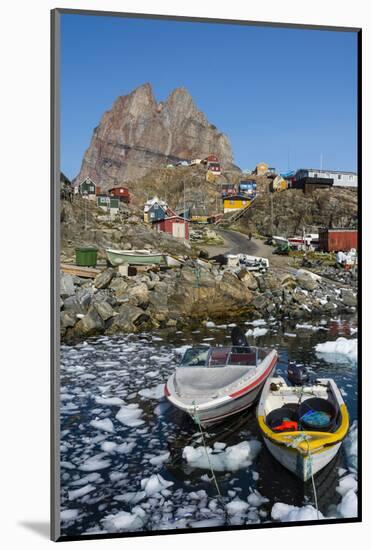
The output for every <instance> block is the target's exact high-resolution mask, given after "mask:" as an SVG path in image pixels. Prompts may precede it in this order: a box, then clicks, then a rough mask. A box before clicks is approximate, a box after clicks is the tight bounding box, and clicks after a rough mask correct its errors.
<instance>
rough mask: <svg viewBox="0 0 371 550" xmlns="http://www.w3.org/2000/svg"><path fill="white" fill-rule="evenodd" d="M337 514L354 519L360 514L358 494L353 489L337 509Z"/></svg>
mask: <svg viewBox="0 0 371 550" xmlns="http://www.w3.org/2000/svg"><path fill="white" fill-rule="evenodd" d="M337 512H338V514H339V515H340V517H342V518H354V517H357V513H358V498H357V495H356V493H355V492H354V491H353V490H352V489H351V490H350V491H348V492H347V493H346V494H345V495H344V496H343V498H342V500H341V502H340V504H339V505H338V507H337Z"/></svg>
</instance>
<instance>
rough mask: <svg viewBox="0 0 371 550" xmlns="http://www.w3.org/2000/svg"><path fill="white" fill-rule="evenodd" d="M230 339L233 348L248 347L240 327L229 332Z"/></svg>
mask: <svg viewBox="0 0 371 550" xmlns="http://www.w3.org/2000/svg"><path fill="white" fill-rule="evenodd" d="M231 339H232V345H233V346H246V347H248V346H249V343H248V341H247V338H246V336H245V333H244V331H243V330H242V328H240V327H233V329H232V332H231Z"/></svg>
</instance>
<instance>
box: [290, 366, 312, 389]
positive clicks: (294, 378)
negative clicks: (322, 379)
mask: <svg viewBox="0 0 371 550" xmlns="http://www.w3.org/2000/svg"><path fill="white" fill-rule="evenodd" d="M287 378H288V379H289V381H290V382H291V384H293V385H294V386H302V385H303V384H304V383H305V382H308V380H309V373H308V371H307V369H306V367H305V365H303V364H301V363H297V362H296V361H289V366H288V367H287Z"/></svg>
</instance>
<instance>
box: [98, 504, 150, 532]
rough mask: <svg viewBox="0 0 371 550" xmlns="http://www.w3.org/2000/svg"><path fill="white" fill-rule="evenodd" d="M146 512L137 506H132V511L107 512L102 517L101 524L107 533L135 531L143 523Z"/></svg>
mask: <svg viewBox="0 0 371 550" xmlns="http://www.w3.org/2000/svg"><path fill="white" fill-rule="evenodd" d="M145 519H146V513H145V511H144V510H143V509H142V508H139V506H135V508H133V513H130V512H118V513H117V514H109V515H108V516H106V517H105V518H103V519H102V523H103V526H104V527H105V529H107V531H108V532H109V533H120V532H121V531H136V530H138V529H140V528H142V527H143V526H144V524H145Z"/></svg>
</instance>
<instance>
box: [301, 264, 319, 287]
mask: <svg viewBox="0 0 371 550" xmlns="http://www.w3.org/2000/svg"><path fill="white" fill-rule="evenodd" d="M319 279H320V278H319V277H318V276H317V275H315V274H314V273H310V272H309V271H304V270H301V269H300V270H299V271H298V273H297V275H296V281H297V283H298V285H299V286H300V287H301V288H304V290H309V291H310V292H312V291H313V290H315V289H316V288H317V287H318V281H319Z"/></svg>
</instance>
